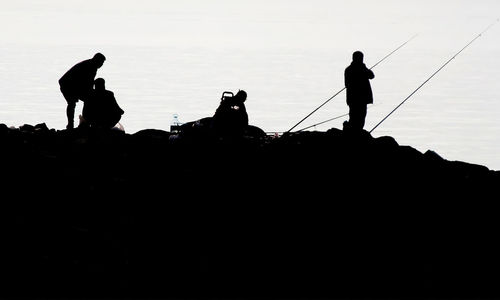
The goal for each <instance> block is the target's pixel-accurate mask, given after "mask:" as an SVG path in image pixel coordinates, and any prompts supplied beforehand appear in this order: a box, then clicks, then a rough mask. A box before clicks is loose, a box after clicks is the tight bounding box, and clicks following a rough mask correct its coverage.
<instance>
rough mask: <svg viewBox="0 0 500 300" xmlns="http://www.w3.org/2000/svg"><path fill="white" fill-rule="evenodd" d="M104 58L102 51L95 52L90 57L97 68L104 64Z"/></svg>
mask: <svg viewBox="0 0 500 300" xmlns="http://www.w3.org/2000/svg"><path fill="white" fill-rule="evenodd" d="M105 60H106V57H105V56H104V55H102V53H96V54H95V55H94V57H92V61H94V62H95V64H96V66H97V68H98V69H99V68H100V67H102V65H103V64H104V61H105Z"/></svg>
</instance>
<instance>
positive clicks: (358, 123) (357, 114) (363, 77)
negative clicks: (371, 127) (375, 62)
mask: <svg viewBox="0 0 500 300" xmlns="http://www.w3.org/2000/svg"><path fill="white" fill-rule="evenodd" d="M373 78H375V75H374V74H373V72H372V71H371V70H370V69H368V68H367V67H366V66H365V64H364V63H363V53H362V52H361V51H356V52H354V53H353V54H352V63H351V65H349V66H348V67H347V68H346V69H345V72H344V80H345V87H346V94H347V96H346V100H347V105H348V106H349V122H348V123H347V127H348V128H349V129H353V130H363V127H364V126H365V118H366V107H367V105H368V104H370V103H373V94H372V88H371V86H370V79H373Z"/></svg>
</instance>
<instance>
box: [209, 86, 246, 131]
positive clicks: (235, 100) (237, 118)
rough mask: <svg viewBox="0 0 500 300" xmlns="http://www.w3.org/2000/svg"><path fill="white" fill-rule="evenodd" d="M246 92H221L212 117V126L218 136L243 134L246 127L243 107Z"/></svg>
mask: <svg viewBox="0 0 500 300" xmlns="http://www.w3.org/2000/svg"><path fill="white" fill-rule="evenodd" d="M246 99H247V93H246V92H245V91H243V90H240V91H238V93H236V95H234V96H233V93H231V92H224V93H223V94H222V98H221V102H220V105H219V107H218V108H217V110H216V111H215V114H214V116H213V119H212V122H213V123H212V126H213V129H214V130H215V133H216V134H217V135H219V136H243V134H244V133H245V130H246V128H247V127H248V114H247V110H246V107H245V100H246Z"/></svg>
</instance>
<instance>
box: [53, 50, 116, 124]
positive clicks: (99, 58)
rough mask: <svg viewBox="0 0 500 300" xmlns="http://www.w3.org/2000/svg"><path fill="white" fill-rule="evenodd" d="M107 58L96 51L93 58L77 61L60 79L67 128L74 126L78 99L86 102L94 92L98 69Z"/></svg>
mask: <svg viewBox="0 0 500 300" xmlns="http://www.w3.org/2000/svg"><path fill="white" fill-rule="evenodd" d="M105 60H106V58H105V57H104V55H102V54H101V53H96V54H95V55H94V57H93V58H92V59H87V60H84V61H82V62H79V63H77V64H76V65H74V66H73V67H72V68H71V69H69V70H68V71H67V72H66V73H65V74H64V75H63V76H62V77H61V79H59V86H60V87H61V93H62V94H63V96H64V99H66V102H67V103H68V106H67V107H66V117H67V118H68V125H66V128H67V129H72V128H73V127H74V117H75V107H76V103H77V102H78V100H82V101H83V102H85V100H87V98H88V97H90V94H91V93H92V87H93V86H94V79H95V76H96V74H97V69H99V68H100V67H102V65H103V64H104V61H105Z"/></svg>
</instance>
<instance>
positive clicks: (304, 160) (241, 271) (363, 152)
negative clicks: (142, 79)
mask: <svg viewBox="0 0 500 300" xmlns="http://www.w3.org/2000/svg"><path fill="white" fill-rule="evenodd" d="M0 141H1V145H2V146H1V148H0V157H1V160H2V178H1V182H2V195H3V196H2V201H1V203H2V209H1V211H2V219H3V220H4V221H5V222H4V224H5V225H4V226H3V228H2V229H3V230H2V231H3V234H2V245H3V246H2V250H1V254H2V255H1V258H2V259H1V262H0V264H1V273H2V278H1V279H2V283H3V285H4V287H3V288H2V291H1V293H3V294H5V295H9V296H12V295H16V296H28V297H29V296H62V297H68V296H69V297H78V296H84V297H94V296H97V297H108V296H116V297H127V298H129V297H132V298H139V297H141V298H142V297H162V298H175V297H177V298H178V297H183V298H186V297H197V298H199V297H202V298H204V297H231V298H241V297H257V296H266V297H271V298H290V297H293V298H302V297H306V298H320V297H328V298H346V297H349V298H363V297H372V298H373V297H374V298H377V297H434V298H451V297H465V298H472V297H475V298H477V297H498V296H500V292H499V291H498V289H497V283H498V282H500V281H499V279H500V278H499V277H500V273H499V272H498V268H499V267H500V258H499V256H498V253H500V252H499V250H500V248H499V247H498V246H497V245H496V239H497V235H498V231H499V228H500V227H499V223H500V222H499V218H498V208H499V206H498V204H497V202H498V198H496V194H497V187H498V184H499V183H500V173H499V172H497V171H492V170H489V169H488V168H486V167H484V166H480V165H474V164H468V163H465V162H458V161H448V160H446V159H443V158H441V157H440V156H439V155H438V154H436V153H434V152H432V151H427V152H426V153H421V152H419V151H417V150H415V149H413V148H411V147H409V146H401V145H398V144H397V142H396V141H395V140H394V139H393V138H391V137H380V138H373V137H371V136H370V135H369V134H368V133H364V134H361V135H352V134H347V133H345V132H343V131H340V130H337V129H331V130H329V131H328V132H302V133H294V134H290V135H287V136H283V137H280V138H270V137H266V136H265V135H262V134H260V132H259V131H258V130H254V131H253V134H252V135H251V136H247V137H245V138H241V139H217V138H214V137H211V136H210V135H209V134H207V132H203V131H202V130H190V131H186V132H184V133H182V134H174V133H169V132H165V131H161V130H154V129H148V130H143V131H140V132H137V133H135V134H125V133H123V132H118V131H92V130H80V129H76V130H72V131H66V130H62V131H56V130H53V129H52V130H49V129H48V128H47V127H46V126H45V125H44V124H39V125H36V126H31V125H25V126H22V127H21V128H20V129H10V128H7V126H5V125H0ZM28 287H29V288H28Z"/></svg>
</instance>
